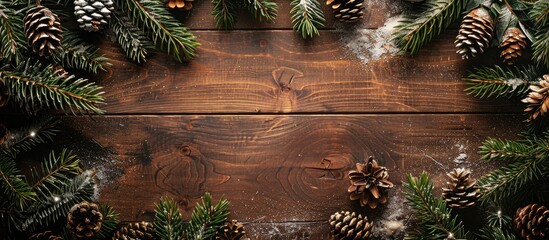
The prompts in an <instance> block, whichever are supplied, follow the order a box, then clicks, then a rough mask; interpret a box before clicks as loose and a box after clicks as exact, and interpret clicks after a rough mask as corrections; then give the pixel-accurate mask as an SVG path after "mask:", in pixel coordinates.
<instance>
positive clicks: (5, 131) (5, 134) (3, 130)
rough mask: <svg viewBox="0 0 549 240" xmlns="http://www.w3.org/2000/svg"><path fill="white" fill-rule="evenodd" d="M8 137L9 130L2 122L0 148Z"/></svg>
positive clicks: (0, 125)
mask: <svg viewBox="0 0 549 240" xmlns="http://www.w3.org/2000/svg"><path fill="white" fill-rule="evenodd" d="M9 137H10V131H9V130H8V128H7V127H6V126H4V124H0V149H2V148H4V145H5V144H6V143H7V142H8V139H9Z"/></svg>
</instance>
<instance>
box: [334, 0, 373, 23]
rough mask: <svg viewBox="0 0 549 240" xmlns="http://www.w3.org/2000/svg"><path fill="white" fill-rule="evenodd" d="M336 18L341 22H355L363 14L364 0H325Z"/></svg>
mask: <svg viewBox="0 0 549 240" xmlns="http://www.w3.org/2000/svg"><path fill="white" fill-rule="evenodd" d="M326 5H328V6H330V8H332V11H333V12H334V16H335V18H336V19H338V20H339V21H342V22H356V21H358V20H360V19H361V18H362V15H364V0H327V1H326Z"/></svg>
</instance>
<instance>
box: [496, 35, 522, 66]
mask: <svg viewBox="0 0 549 240" xmlns="http://www.w3.org/2000/svg"><path fill="white" fill-rule="evenodd" d="M526 44H527V43H526V35H524V33H522V31H521V30H520V29H519V28H516V27H510V28H508V29H507V30H506V31H505V34H503V40H502V41H501V44H500V45H499V48H500V49H501V54H500V57H502V58H503V62H504V63H506V64H507V65H512V64H514V63H515V62H516V61H517V59H519V57H520V56H522V52H523V51H524V48H526Z"/></svg>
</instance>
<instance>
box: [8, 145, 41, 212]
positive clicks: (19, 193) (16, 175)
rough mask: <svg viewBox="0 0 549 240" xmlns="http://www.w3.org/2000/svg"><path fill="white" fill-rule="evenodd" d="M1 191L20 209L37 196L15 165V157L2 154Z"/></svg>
mask: <svg viewBox="0 0 549 240" xmlns="http://www.w3.org/2000/svg"><path fill="white" fill-rule="evenodd" d="M0 192H2V194H3V195H5V197H6V199H5V201H11V202H14V203H15V206H16V207H17V208H18V209H20V210H21V209H23V208H24V207H25V206H27V205H28V204H29V203H30V202H32V201H34V200H35V198H36V193H35V192H34V191H33V190H32V188H31V186H29V184H28V183H27V181H26V180H25V176H24V175H22V174H21V173H20V171H19V169H18V168H17V167H16V166H15V161H14V159H13V158H11V157H10V156H7V155H2V154H0Z"/></svg>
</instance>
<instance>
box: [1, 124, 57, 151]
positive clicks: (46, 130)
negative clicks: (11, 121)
mask: <svg viewBox="0 0 549 240" xmlns="http://www.w3.org/2000/svg"><path fill="white" fill-rule="evenodd" d="M56 124H57V121H55V120H53V118H51V117H50V116H41V117H37V118H34V119H33V122H31V123H30V124H28V125H26V126H23V127H21V128H19V129H16V130H10V137H9V138H8V140H7V141H6V143H5V144H4V147H5V148H1V149H0V155H1V154H5V155H10V156H12V157H15V155H17V153H19V152H21V151H28V150H30V149H32V147H34V146H36V145H38V144H43V143H46V142H48V141H52V138H53V136H55V134H56V132H58V131H57V130H56V129H54V127H55V125H56Z"/></svg>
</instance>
